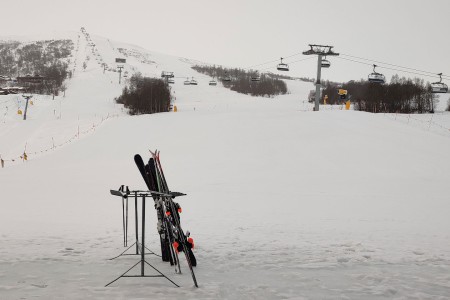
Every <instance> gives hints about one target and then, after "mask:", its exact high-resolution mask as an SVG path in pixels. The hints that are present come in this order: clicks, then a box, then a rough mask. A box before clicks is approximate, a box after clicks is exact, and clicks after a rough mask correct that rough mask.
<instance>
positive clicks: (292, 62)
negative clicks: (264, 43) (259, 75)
mask: <svg viewBox="0 0 450 300" xmlns="http://www.w3.org/2000/svg"><path fill="white" fill-rule="evenodd" d="M313 58H315V57H314V56H310V57H308V58H303V59H299V60H294V61H291V62H288V64H289V65H292V64H295V63H298V62H301V61H305V60H309V59H313ZM283 59H284V57H283ZM273 68H276V66H270V67H267V68H264V69H260V70H261V71H264V70H269V69H273Z"/></svg>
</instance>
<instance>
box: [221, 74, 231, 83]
mask: <svg viewBox="0 0 450 300" xmlns="http://www.w3.org/2000/svg"><path fill="white" fill-rule="evenodd" d="M222 81H231V76H230V75H228V73H227V72H225V76H224V77H223V78H222Z"/></svg>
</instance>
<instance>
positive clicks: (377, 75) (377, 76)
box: [368, 65, 386, 84]
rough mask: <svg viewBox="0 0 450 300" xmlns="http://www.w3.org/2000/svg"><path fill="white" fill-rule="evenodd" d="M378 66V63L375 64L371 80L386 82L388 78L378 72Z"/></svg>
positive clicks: (370, 75) (370, 76)
mask: <svg viewBox="0 0 450 300" xmlns="http://www.w3.org/2000/svg"><path fill="white" fill-rule="evenodd" d="M376 67H377V65H373V73H371V74H369V77H368V79H369V82H374V83H381V84H383V83H385V82H386V78H385V77H384V75H383V74H380V73H377V72H376V71H375V68H376Z"/></svg>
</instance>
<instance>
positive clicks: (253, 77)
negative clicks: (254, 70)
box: [251, 74, 261, 81]
mask: <svg viewBox="0 0 450 300" xmlns="http://www.w3.org/2000/svg"><path fill="white" fill-rule="evenodd" d="M260 80H261V77H260V76H259V75H258V74H255V75H252V77H251V81H260Z"/></svg>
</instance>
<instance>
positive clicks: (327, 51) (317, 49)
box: [303, 44, 339, 111]
mask: <svg viewBox="0 0 450 300" xmlns="http://www.w3.org/2000/svg"><path fill="white" fill-rule="evenodd" d="M309 47H310V48H311V49H309V50H308V51H304V52H303V55H317V56H318V59H317V77H316V78H317V79H316V99H315V104H314V111H319V101H320V96H321V95H320V87H321V84H320V74H321V71H322V56H338V55H339V53H336V52H334V51H333V50H332V49H333V46H325V45H311V44H310V45H309Z"/></svg>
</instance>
